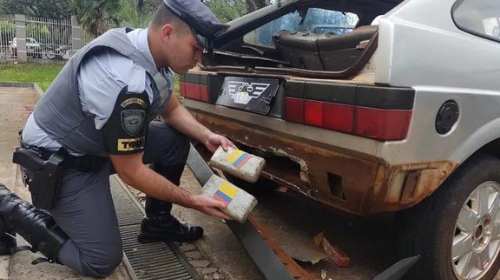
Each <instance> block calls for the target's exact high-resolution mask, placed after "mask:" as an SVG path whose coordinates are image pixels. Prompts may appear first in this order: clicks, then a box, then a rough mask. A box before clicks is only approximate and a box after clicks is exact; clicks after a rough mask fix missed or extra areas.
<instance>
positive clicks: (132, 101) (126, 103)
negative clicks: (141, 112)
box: [120, 98, 146, 108]
mask: <svg viewBox="0 0 500 280" xmlns="http://www.w3.org/2000/svg"><path fill="white" fill-rule="evenodd" d="M132 104H137V105H139V106H141V107H142V108H146V102H144V100H142V99H140V98H129V99H127V100H125V101H123V102H122V103H121V104H120V106H122V108H125V107H127V106H129V105H132Z"/></svg>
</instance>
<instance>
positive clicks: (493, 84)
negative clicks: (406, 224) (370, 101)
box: [185, 0, 500, 165]
mask: <svg viewBox="0 0 500 280" xmlns="http://www.w3.org/2000/svg"><path fill="white" fill-rule="evenodd" d="M491 1H493V0H491ZM455 2H456V0H439V1H436V0H407V1H405V2H403V3H401V4H400V5H398V6H397V7H396V8H395V9H393V10H392V11H390V12H389V13H387V14H386V15H383V16H382V17H380V21H379V44H378V48H377V50H376V52H375V54H374V55H373V57H372V59H371V60H370V63H369V64H368V65H367V66H366V67H365V69H363V71H362V73H363V76H364V77H371V76H372V75H370V73H369V72H371V71H373V72H374V74H373V76H374V81H373V80H372V81H363V82H362V83H366V84H371V83H373V82H375V83H376V84H381V85H390V86H400V87H412V88H414V89H415V90H416V94H415V104H414V108H413V116H412V120H411V124H410V128H409V132H408V137H407V138H406V139H405V140H403V141H393V142H377V141H374V140H371V139H366V138H361V137H358V136H354V135H348V134H343V133H338V132H334V131H329V130H325V129H321V128H316V127H312V126H305V125H300V124H295V123H290V122H286V121H283V120H281V119H276V118H270V117H266V116H260V115H257V114H252V113H247V112H243V111H239V110H233V109H230V108H226V107H222V106H214V105H211V104H206V103H202V102H198V101H193V100H188V99H186V100H185V104H186V105H187V106H188V107H190V108H193V109H198V110H202V111H205V112H211V113H212V114H216V115H219V116H223V117H226V118H231V119H234V120H239V121H242V122H244V123H248V124H252V126H255V127H257V128H258V127H260V128H266V129H270V130H274V131H279V132H281V133H285V134H288V135H291V136H294V137H299V138H304V139H308V140H312V141H317V142H321V143H324V144H326V145H330V146H332V148H333V149H335V150H340V151H344V152H347V153H349V154H352V155H357V156H360V157H363V158H367V159H369V158H372V159H375V160H377V161H380V162H385V163H386V164H388V165H398V164H409V163H425V162H431V161H452V162H455V163H462V162H464V161H465V160H466V159H467V158H468V157H469V156H470V155H471V154H473V153H474V152H475V151H477V150H478V149H479V148H481V147H482V146H484V145H485V144H487V143H489V142H490V141H493V140H495V139H497V138H500V91H499V90H500V78H499V77H500V43H497V42H494V41H490V40H487V39H484V38H481V37H477V36H475V35H472V34H469V33H466V32H464V31H462V30H460V29H458V27H457V26H456V25H455V23H454V22H453V20H452V16H451V14H452V12H451V10H452V6H453V4H454V3H455ZM353 80H354V81H356V80H364V79H357V78H354V79H353ZM337 82H349V81H337ZM448 100H455V101H456V102H457V103H458V104H459V107H460V117H459V120H458V122H457V123H456V125H455V127H454V128H453V129H452V131H450V132H449V133H448V134H446V135H439V134H438V133H437V132H436V129H435V119H436V114H437V112H438V110H439V108H440V106H441V105H442V104H443V103H444V102H446V101H448Z"/></svg>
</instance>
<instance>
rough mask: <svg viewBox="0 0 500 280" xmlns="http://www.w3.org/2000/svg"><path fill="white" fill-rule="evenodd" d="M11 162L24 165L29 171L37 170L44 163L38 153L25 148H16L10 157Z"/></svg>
mask: <svg viewBox="0 0 500 280" xmlns="http://www.w3.org/2000/svg"><path fill="white" fill-rule="evenodd" d="M12 162H13V163H16V164H19V165H21V166H24V167H25V168H27V169H29V170H31V171H39V170H41V169H42V168H43V166H44V165H45V161H44V160H42V159H41V158H40V157H39V156H38V154H36V153H35V152H33V151H30V150H28V149H25V148H22V147H20V148H17V149H16V151H15V152H14V155H13V157H12Z"/></svg>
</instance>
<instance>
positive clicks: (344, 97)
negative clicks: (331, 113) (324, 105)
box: [304, 83, 356, 105]
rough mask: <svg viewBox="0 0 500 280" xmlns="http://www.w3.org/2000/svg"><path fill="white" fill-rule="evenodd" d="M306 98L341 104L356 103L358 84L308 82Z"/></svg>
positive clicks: (305, 89)
mask: <svg viewBox="0 0 500 280" xmlns="http://www.w3.org/2000/svg"><path fill="white" fill-rule="evenodd" d="M304 98H305V99H311V100H318V101H326V102H333V103H340V104H349V105H355V104H356V85H339V84H328V83H306V84H305V86H304Z"/></svg>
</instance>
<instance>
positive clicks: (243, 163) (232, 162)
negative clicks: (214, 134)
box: [209, 147, 266, 183]
mask: <svg viewBox="0 0 500 280" xmlns="http://www.w3.org/2000/svg"><path fill="white" fill-rule="evenodd" d="M209 163H210V165H211V166H213V167H215V168H219V169H220V170H222V171H226V172H227V173H229V174H231V175H233V176H235V177H238V178H240V179H243V180H245V181H248V182H251V183H255V182H256V181H257V180H258V179H259V177H260V173H261V172H262V169H263V168H264V166H265V164H266V162H265V160H264V159H263V158H261V157H258V156H255V155H252V154H249V153H247V152H244V151H242V150H238V149H235V148H231V147H229V148H228V150H227V151H224V149H222V147H219V148H218V149H217V150H216V151H215V153H214V155H213V156H212V158H211V159H210V162H209Z"/></svg>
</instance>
